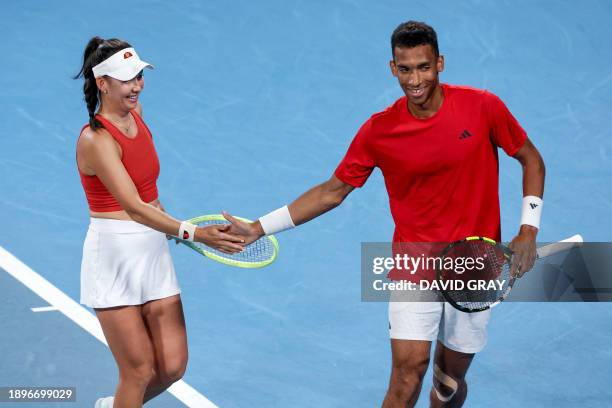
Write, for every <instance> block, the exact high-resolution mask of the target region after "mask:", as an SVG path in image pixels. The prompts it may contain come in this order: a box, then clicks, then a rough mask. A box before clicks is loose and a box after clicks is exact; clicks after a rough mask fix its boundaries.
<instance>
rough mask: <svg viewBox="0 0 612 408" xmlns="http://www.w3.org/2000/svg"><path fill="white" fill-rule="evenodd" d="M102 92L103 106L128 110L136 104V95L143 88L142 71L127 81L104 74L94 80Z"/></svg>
mask: <svg viewBox="0 0 612 408" xmlns="http://www.w3.org/2000/svg"><path fill="white" fill-rule="evenodd" d="M96 82H97V83H98V88H99V89H100V91H101V93H102V101H103V104H104V105H105V108H106V109H108V108H111V109H113V110H120V111H130V110H132V109H135V108H136V106H137V105H138V96H139V95H140V92H142V90H143V89H144V76H143V73H142V71H140V72H139V73H138V75H136V76H135V77H134V78H132V79H130V80H129V81H120V80H118V79H114V78H111V77H109V76H104V77H101V78H98V79H97V80H96Z"/></svg>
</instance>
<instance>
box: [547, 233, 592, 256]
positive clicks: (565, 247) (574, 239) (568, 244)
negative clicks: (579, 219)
mask: <svg viewBox="0 0 612 408" xmlns="http://www.w3.org/2000/svg"><path fill="white" fill-rule="evenodd" d="M583 242H584V240H583V239H582V235H580V234H576V235H572V236H571V237H569V238H566V239H564V240H562V241H559V242H555V243H554V244H548V245H544V246H543V247H540V248H538V249H537V251H536V252H537V256H538V258H544V257H546V256H550V255H553V254H556V253H557V252H562V251H569V250H570V249H572V248H574V247H581V246H582V243H583Z"/></svg>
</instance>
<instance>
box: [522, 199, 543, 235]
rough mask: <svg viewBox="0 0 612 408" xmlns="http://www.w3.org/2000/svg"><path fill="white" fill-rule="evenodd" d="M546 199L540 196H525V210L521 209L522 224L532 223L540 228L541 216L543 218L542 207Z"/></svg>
mask: <svg viewBox="0 0 612 408" xmlns="http://www.w3.org/2000/svg"><path fill="white" fill-rule="evenodd" d="M543 206H544V201H542V199H541V198H540V197H536V196H525V197H523V210H522V211H521V225H531V226H533V227H536V228H538V229H539V228H540V218H542V207H543Z"/></svg>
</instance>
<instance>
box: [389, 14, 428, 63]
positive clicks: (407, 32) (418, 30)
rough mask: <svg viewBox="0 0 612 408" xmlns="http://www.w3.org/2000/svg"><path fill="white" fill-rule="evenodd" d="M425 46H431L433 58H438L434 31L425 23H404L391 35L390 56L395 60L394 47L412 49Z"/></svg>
mask: <svg viewBox="0 0 612 408" xmlns="http://www.w3.org/2000/svg"><path fill="white" fill-rule="evenodd" d="M427 44H429V45H431V48H432V49H433V52H434V54H435V56H436V57H439V56H440V51H438V36H437V35H436V31H435V30H434V29H433V28H431V26H429V25H427V24H425V23H421V22H419V21H406V22H405V23H402V24H400V25H399V26H397V28H396V29H395V30H394V31H393V34H392V35H391V55H392V56H393V59H395V47H406V48H414V47H417V46H419V45H427Z"/></svg>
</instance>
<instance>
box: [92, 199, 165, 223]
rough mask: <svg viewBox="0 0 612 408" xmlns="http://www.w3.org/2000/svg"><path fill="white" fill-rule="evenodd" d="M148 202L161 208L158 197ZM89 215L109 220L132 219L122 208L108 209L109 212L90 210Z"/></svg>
mask: <svg viewBox="0 0 612 408" xmlns="http://www.w3.org/2000/svg"><path fill="white" fill-rule="evenodd" d="M148 204H150V205H152V206H154V207H157V208H159V209H161V208H160V206H159V200H158V199H155V200H153V201H151V202H150V203H148ZM89 216H90V217H92V218H107V219H111V220H123V221H133V220H132V218H130V216H129V215H128V213H127V212H125V211H123V210H121V211H109V212H96V211H90V212H89Z"/></svg>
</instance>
